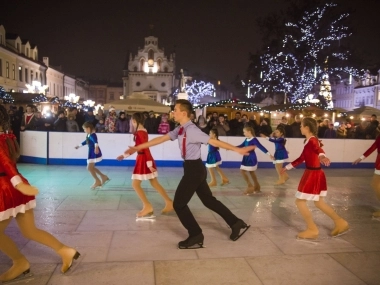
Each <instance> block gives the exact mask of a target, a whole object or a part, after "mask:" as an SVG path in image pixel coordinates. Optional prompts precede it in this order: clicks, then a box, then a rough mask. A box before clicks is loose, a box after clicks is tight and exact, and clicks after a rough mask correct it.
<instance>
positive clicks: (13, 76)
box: [12, 64, 16, 80]
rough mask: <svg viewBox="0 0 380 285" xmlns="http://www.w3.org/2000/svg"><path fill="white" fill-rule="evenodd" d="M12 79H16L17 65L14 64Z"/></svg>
mask: <svg viewBox="0 0 380 285" xmlns="http://www.w3.org/2000/svg"><path fill="white" fill-rule="evenodd" d="M12 79H13V80H16V65H14V64H12Z"/></svg>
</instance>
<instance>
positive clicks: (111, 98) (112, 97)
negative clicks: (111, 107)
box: [110, 92, 115, 100]
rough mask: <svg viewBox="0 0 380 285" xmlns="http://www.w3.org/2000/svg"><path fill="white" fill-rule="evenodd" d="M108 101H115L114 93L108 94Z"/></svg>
mask: <svg viewBox="0 0 380 285" xmlns="http://www.w3.org/2000/svg"><path fill="white" fill-rule="evenodd" d="M110 100H115V93H114V92H110Z"/></svg>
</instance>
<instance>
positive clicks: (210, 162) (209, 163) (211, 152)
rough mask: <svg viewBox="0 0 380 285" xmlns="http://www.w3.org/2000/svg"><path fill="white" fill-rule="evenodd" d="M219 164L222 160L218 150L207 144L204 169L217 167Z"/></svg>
mask: <svg viewBox="0 0 380 285" xmlns="http://www.w3.org/2000/svg"><path fill="white" fill-rule="evenodd" d="M220 164H222V158H221V157H220V153H219V148H218V147H215V146H212V145H211V144H209V145H208V154H207V160H206V167H208V168H211V167H217V166H218V165H220Z"/></svg>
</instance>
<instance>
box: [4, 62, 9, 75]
mask: <svg viewBox="0 0 380 285" xmlns="http://www.w3.org/2000/svg"><path fill="white" fill-rule="evenodd" d="M5 77H6V78H9V62H8V61H7V62H6V63H5Z"/></svg>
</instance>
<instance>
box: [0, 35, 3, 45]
mask: <svg viewBox="0 0 380 285" xmlns="http://www.w3.org/2000/svg"><path fill="white" fill-rule="evenodd" d="M2 44H3V35H0V45H2Z"/></svg>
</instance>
